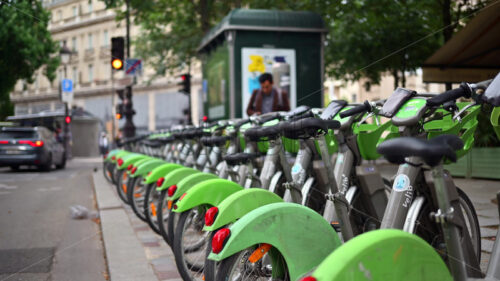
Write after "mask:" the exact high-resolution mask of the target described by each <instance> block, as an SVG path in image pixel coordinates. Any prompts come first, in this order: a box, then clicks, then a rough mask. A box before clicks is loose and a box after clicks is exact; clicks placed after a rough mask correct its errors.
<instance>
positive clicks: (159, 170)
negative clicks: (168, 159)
mask: <svg viewBox="0 0 500 281" xmlns="http://www.w3.org/2000/svg"><path fill="white" fill-rule="evenodd" d="M182 167H184V166H182V165H179V164H173V163H165V164H163V165H160V166H158V167H156V168H154V169H153V170H152V171H151V174H149V175H148V176H146V177H145V178H144V183H145V184H151V183H154V182H156V181H157V180H158V179H159V178H161V177H165V176H166V175H167V174H168V173H170V172H172V171H173V170H175V169H179V168H182Z"/></svg>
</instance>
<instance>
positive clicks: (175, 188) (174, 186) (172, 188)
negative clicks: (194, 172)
mask: <svg viewBox="0 0 500 281" xmlns="http://www.w3.org/2000/svg"><path fill="white" fill-rule="evenodd" d="M176 190H177V185H175V184H174V185H172V186H171V187H169V188H168V192H167V194H168V196H169V197H172V196H174V193H175V191H176Z"/></svg>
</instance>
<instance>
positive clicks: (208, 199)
mask: <svg viewBox="0 0 500 281" xmlns="http://www.w3.org/2000/svg"><path fill="white" fill-rule="evenodd" d="M242 189H243V187H241V186H240V185H239V184H237V183H235V182H233V181H230V180H226V179H210V180H206V181H203V182H200V183H198V184H196V185H195V186H193V187H192V188H191V189H189V190H188V191H187V192H186V193H185V194H186V195H183V196H184V197H183V198H181V199H179V200H177V203H176V204H175V206H174V212H176V213H181V212H184V211H187V210H189V209H192V208H193V207H196V206H200V205H203V204H208V205H211V206H217V205H219V203H220V202H222V200H224V199H226V198H227V197H228V196H229V195H231V194H233V193H235V192H237V191H240V190H242Z"/></svg>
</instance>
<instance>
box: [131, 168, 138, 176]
mask: <svg viewBox="0 0 500 281" xmlns="http://www.w3.org/2000/svg"><path fill="white" fill-rule="evenodd" d="M135 171H137V167H134V168H132V171H130V173H132V175H133V174H135Z"/></svg>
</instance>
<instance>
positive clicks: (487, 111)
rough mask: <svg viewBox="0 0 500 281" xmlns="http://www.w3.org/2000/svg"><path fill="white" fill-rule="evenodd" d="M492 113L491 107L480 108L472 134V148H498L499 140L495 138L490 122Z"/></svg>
mask: <svg viewBox="0 0 500 281" xmlns="http://www.w3.org/2000/svg"><path fill="white" fill-rule="evenodd" d="M492 111H493V106H492V105H489V104H483V105H482V106H481V111H480V112H479V114H478V115H477V122H478V125H477V129H476V131H475V132H474V146H476V147H493V146H495V147H498V146H500V140H499V139H498V138H497V135H496V134H495V130H494V129H493V126H492V125H491V121H490V117H491V112H492Z"/></svg>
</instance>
